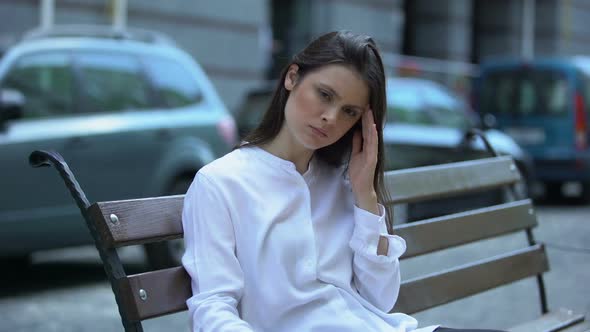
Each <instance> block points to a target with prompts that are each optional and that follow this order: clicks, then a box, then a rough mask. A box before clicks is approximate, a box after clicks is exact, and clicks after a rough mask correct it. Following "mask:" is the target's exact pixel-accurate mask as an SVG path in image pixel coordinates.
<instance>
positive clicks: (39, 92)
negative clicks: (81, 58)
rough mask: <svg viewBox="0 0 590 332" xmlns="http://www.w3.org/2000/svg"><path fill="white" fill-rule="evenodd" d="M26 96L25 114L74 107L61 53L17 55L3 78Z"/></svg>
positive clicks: (56, 112) (33, 115)
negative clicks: (20, 56) (16, 59)
mask: <svg viewBox="0 0 590 332" xmlns="http://www.w3.org/2000/svg"><path fill="white" fill-rule="evenodd" d="M2 86H3V87H4V88H9V89H15V90H18V91H20V92H21V93H22V94H23V95H24V97H25V107H24V112H23V113H24V117H26V118H40V117H49V116H57V115H63V114H69V113H72V111H73V100H74V98H73V91H72V90H73V88H72V87H73V75H72V71H71V67H70V61H69V58H68V56H67V54H64V53H56V52H53V53H38V54H31V55H26V56H23V57H22V58H20V59H19V60H18V61H17V62H16V63H15V65H14V66H13V67H12V69H11V70H10V72H9V73H8V74H7V76H6V77H5V79H4V81H3V82H2Z"/></svg>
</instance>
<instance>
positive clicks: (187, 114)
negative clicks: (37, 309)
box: [0, 26, 237, 267]
mask: <svg viewBox="0 0 590 332" xmlns="http://www.w3.org/2000/svg"><path fill="white" fill-rule="evenodd" d="M236 139H237V131H236V127H235V122H234V120H233V117H232V116H231V114H230V113H229V112H228V110H227V109H226V107H225V106H224V104H223V102H222V101H221V99H220V98H219V96H218V95H217V93H216V91H215V89H214V88H213V85H212V83H211V82H210V80H209V78H208V77H207V75H206V74H205V73H204V72H203V70H202V69H201V68H200V66H199V65H198V64H197V63H196V62H195V60H194V59H192V58H191V56H190V55H188V54H187V53H186V52H184V51H183V50H181V49H179V48H178V47H177V46H175V45H174V43H172V42H171V41H170V40H169V39H167V38H165V36H162V35H159V34H157V33H153V32H146V31H137V30H133V31H127V32H126V33H125V34H120V33H116V32H113V31H110V30H109V28H102V27H80V26H77V27H58V28H56V29H55V30H52V31H45V32H42V33H39V32H37V33H31V34H29V35H28V36H26V37H25V38H24V39H23V40H22V41H21V42H19V43H18V44H17V45H15V46H14V47H12V48H11V49H10V50H9V51H8V52H7V53H6V54H5V55H4V57H3V58H2V59H1V60H0V164H1V165H2V173H1V174H0V190H1V191H0V224H1V226H2V232H0V257H1V258H4V259H10V260H13V261H14V262H24V261H26V260H27V257H29V254H31V253H32V252H34V251H37V250H44V249H53V248H62V247H67V246H78V245H84V244H91V243H93V242H92V239H91V237H90V234H89V233H88V231H87V229H86V226H85V224H84V221H83V220H82V219H81V217H80V213H79V211H78V210H77V208H76V206H75V205H74V203H73V201H72V199H71V197H70V195H69V194H68V193H67V192H65V191H64V188H63V184H62V183H60V181H61V180H60V179H59V177H58V176H57V175H56V174H53V172H55V171H54V170H46V169H43V170H39V169H32V168H31V167H30V166H28V156H29V154H30V153H31V151H33V150H38V149H43V150H56V151H58V152H60V153H61V154H62V155H63V156H64V158H65V159H66V160H67V162H68V164H69V165H70V167H71V168H72V169H73V170H74V172H75V174H76V176H77V179H78V181H79V182H80V184H81V186H82V188H83V190H84V191H85V192H86V195H87V197H88V199H89V200H90V201H91V202H94V201H104V200H119V199H127V198H138V197H151V196H160V195H163V194H175V193H184V192H186V189H187V188H188V185H189V184H190V183H191V181H192V179H193V176H194V174H195V172H196V171H197V170H198V169H199V168H200V167H202V166H203V165H205V164H207V163H208V162H210V161H212V160H214V159H216V158H217V157H219V156H221V155H223V154H225V153H227V152H228V151H229V150H230V149H231V147H232V146H234V145H235V143H236ZM147 249H148V250H147V254H148V259H149V260H150V262H151V263H152V264H153V265H154V266H156V267H166V266H171V265H177V264H179V262H180V257H181V254H182V251H183V248H182V243H181V242H178V241H176V242H164V243H160V244H157V245H154V246H151V247H149V248H147Z"/></svg>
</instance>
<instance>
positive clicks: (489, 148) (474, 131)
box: [465, 128, 499, 157]
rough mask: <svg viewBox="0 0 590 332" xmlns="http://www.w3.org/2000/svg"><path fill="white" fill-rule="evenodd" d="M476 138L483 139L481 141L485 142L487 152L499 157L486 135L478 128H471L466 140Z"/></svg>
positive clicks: (466, 134)
mask: <svg viewBox="0 0 590 332" xmlns="http://www.w3.org/2000/svg"><path fill="white" fill-rule="evenodd" d="M475 136H479V137H480V138H481V140H482V141H483V144H484V145H485V147H486V150H487V151H488V152H489V153H491V154H492V155H493V156H494V157H498V156H499V154H498V152H496V150H495V149H494V147H493V146H492V144H490V141H488V138H487V137H486V134H485V133H484V132H483V131H482V130H480V129H477V128H471V129H469V130H468V131H467V132H466V133H465V139H466V140H469V139H471V138H473V137H475Z"/></svg>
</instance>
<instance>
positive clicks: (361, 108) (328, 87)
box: [318, 83, 364, 112]
mask: <svg viewBox="0 0 590 332" xmlns="http://www.w3.org/2000/svg"><path fill="white" fill-rule="evenodd" d="M318 85H319V86H320V87H321V88H323V89H326V90H328V91H329V92H330V93H332V94H333V95H334V96H335V97H336V98H338V99H342V97H340V95H339V94H338V92H336V90H334V89H332V87H331V86H329V85H327V84H325V83H318ZM345 106H347V107H351V108H356V109H357V110H358V111H360V112H362V111H363V109H364V107H361V106H358V105H345Z"/></svg>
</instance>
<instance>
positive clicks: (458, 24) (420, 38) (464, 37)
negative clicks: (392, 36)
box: [410, 0, 472, 61]
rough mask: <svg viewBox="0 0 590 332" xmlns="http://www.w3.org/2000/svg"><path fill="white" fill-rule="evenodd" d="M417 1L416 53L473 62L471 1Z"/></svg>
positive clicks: (414, 37) (414, 38)
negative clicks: (470, 59)
mask: <svg viewBox="0 0 590 332" xmlns="http://www.w3.org/2000/svg"><path fill="white" fill-rule="evenodd" d="M410 1H414V4H413V6H414V10H415V13H414V16H413V17H414V19H415V22H413V27H414V29H413V31H412V33H411V34H410V36H411V38H412V39H413V51H414V52H415V54H414V55H416V56H421V57H428V58H438V59H447V60H458V61H469V57H470V53H471V16H472V1H471V0H448V1H430V0H410Z"/></svg>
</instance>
